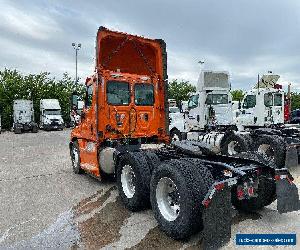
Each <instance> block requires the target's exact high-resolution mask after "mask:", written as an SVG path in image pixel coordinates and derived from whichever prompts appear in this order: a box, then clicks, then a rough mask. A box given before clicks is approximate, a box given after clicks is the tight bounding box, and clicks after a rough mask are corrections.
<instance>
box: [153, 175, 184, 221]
mask: <svg viewBox="0 0 300 250" xmlns="http://www.w3.org/2000/svg"><path fill="white" fill-rule="evenodd" d="M179 199H180V196H179V194H178V190H177V187H176V185H175V183H174V182H173V181H172V180H171V179H170V178H167V177H164V178H161V179H160V180H159V182H158V184H157V187H156V202H157V205H158V209H159V211H160V213H161V215H162V216H163V217H164V218H165V219H166V220H168V221H174V220H176V218H177V217H178V215H179V213H180V204H179Z"/></svg>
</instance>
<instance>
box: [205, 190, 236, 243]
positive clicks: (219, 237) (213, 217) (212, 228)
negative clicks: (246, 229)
mask: <svg viewBox="0 0 300 250" xmlns="http://www.w3.org/2000/svg"><path fill="white" fill-rule="evenodd" d="M232 215H233V208H232V205H231V188H230V187H229V186H228V185H227V184H226V185H225V187H224V188H223V189H222V190H221V191H216V192H215V193H214V195H213V197H212V199H211V200H210V203H209V206H208V207H207V208H205V209H204V212H203V217H202V218H203V240H204V242H203V243H204V249H218V248H220V247H221V246H223V245H224V244H226V243H228V242H229V241H230V238H231V222H232Z"/></svg>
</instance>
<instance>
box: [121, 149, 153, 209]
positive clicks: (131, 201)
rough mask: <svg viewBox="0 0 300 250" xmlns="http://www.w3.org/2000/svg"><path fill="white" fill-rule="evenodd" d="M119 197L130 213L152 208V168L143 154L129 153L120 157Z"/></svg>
mask: <svg viewBox="0 0 300 250" xmlns="http://www.w3.org/2000/svg"><path fill="white" fill-rule="evenodd" d="M116 178H117V186H118V190H119V195H120V197H121V200H122V202H123V204H124V205H125V207H126V208H127V209H129V210H130V211H140V210H143V209H145V208H149V206H150V199H149V196H150V178H151V173H150V168H149V166H148V164H147V160H146V158H145V156H144V154H143V153H141V152H128V153H125V154H124V155H122V156H121V157H120V160H119V163H118V166H117V171H116Z"/></svg>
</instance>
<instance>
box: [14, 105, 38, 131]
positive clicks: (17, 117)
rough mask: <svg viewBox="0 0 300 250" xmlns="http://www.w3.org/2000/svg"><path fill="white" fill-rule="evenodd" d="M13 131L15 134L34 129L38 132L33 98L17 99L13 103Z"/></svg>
mask: <svg viewBox="0 0 300 250" xmlns="http://www.w3.org/2000/svg"><path fill="white" fill-rule="evenodd" d="M13 131H14V133H15V134H21V133H22V132H26V131H32V132H33V133H37V132H38V125H37V123H35V122H34V110H33V102H32V101H31V100H15V101H14V103H13Z"/></svg>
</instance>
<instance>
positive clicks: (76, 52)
mask: <svg viewBox="0 0 300 250" xmlns="http://www.w3.org/2000/svg"><path fill="white" fill-rule="evenodd" d="M72 47H73V48H74V49H75V60H76V62H75V63H76V71H75V84H77V82H78V77H77V56H78V50H79V49H80V48H81V43H78V44H76V43H72Z"/></svg>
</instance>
